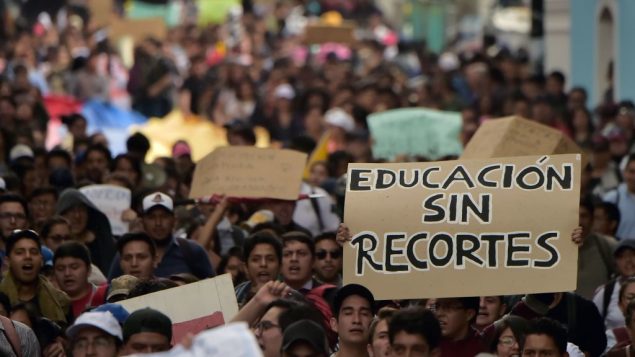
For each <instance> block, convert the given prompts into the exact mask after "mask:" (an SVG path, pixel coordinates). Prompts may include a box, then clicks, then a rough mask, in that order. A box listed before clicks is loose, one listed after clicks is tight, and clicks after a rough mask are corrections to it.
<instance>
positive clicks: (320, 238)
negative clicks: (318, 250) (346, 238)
mask: <svg viewBox="0 0 635 357" xmlns="http://www.w3.org/2000/svg"><path fill="white" fill-rule="evenodd" d="M323 240H332V241H333V242H335V243H337V236H336V235H335V233H334V232H326V233H322V234H320V235H318V236H316V237H315V239H314V240H313V243H314V245H317V244H318V243H320V242H321V241H323Z"/></svg>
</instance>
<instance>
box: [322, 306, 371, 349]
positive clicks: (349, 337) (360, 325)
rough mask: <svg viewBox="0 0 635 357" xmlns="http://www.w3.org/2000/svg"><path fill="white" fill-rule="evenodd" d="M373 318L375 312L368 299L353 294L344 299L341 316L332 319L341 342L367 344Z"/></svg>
mask: <svg viewBox="0 0 635 357" xmlns="http://www.w3.org/2000/svg"><path fill="white" fill-rule="evenodd" d="M372 320H373V312H372V309H371V306H370V303H369V302H368V300H366V299H364V298H363V297H361V296H358V295H351V296H349V297H347V298H346V299H344V301H342V306H341V307H340V311H339V316H338V317H337V319H335V318H332V319H331V327H332V328H333V330H335V331H336V332H337V334H338V336H339V338H340V343H348V344H357V345H362V346H364V345H366V344H367V342H368V327H369V326H370V323H371V322H372Z"/></svg>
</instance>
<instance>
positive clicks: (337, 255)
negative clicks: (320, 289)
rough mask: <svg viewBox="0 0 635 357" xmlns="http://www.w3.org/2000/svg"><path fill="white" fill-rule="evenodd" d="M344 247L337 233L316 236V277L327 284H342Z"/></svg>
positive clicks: (314, 266)
mask: <svg viewBox="0 0 635 357" xmlns="http://www.w3.org/2000/svg"><path fill="white" fill-rule="evenodd" d="M342 261H343V259H342V247H341V246H340V245H339V244H337V241H336V240H335V234H333V233H324V234H321V235H319V236H317V237H316V238H315V263H314V264H313V270H314V271H315V278H316V279H317V280H319V281H321V282H323V283H325V284H332V285H335V286H337V287H340V286H342V277H341V276H340V274H341V272H342Z"/></svg>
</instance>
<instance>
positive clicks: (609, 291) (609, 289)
mask: <svg viewBox="0 0 635 357" xmlns="http://www.w3.org/2000/svg"><path fill="white" fill-rule="evenodd" d="M616 283H617V279H611V281H609V282H608V283H606V284H605V285H604V296H603V298H604V299H603V300H602V317H603V318H604V319H606V316H607V315H608V313H609V305H610V304H611V296H613V291H614V290H615V284H616Z"/></svg>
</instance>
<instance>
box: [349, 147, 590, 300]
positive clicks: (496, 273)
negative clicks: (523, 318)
mask: <svg viewBox="0 0 635 357" xmlns="http://www.w3.org/2000/svg"><path fill="white" fill-rule="evenodd" d="M580 161H581V158H580V155H572V154H568V155H553V156H524V157H516V158H501V159H476V160H458V161H444V162H432V163H399V164H389V163H385V164H350V165H349V167H348V182H347V191H346V203H345V217H344V221H345V222H346V224H347V225H348V227H349V229H350V232H351V235H352V240H351V241H350V242H349V243H348V244H346V245H345V248H344V283H346V284H348V283H358V284H362V285H364V286H366V287H368V288H369V289H370V290H371V291H372V292H373V294H374V295H375V298H376V299H382V300H383V299H386V300H389V299H417V298H440V297H462V296H486V295H512V294H524V293H540V292H554V291H573V290H575V288H576V283H577V259H578V249H577V246H576V245H575V244H574V243H573V242H572V241H571V238H570V237H571V232H572V231H573V229H574V228H575V227H577V225H578V208H579V206H578V205H579V192H580V167H581V166H580ZM493 164H497V165H498V164H500V165H514V170H515V172H517V173H520V172H522V170H524V169H525V168H530V169H532V170H543V171H544V170H547V168H548V167H552V168H553V169H554V170H556V171H557V172H564V170H569V173H570V175H569V178H570V179H569V180H568V181H567V180H565V181H566V182H568V184H569V186H568V187H567V186H566V185H564V186H563V187H564V189H563V188H562V187H561V186H560V185H559V184H554V185H553V186H552V187H551V188H550V190H549V188H548V187H546V186H545V185H543V186H539V187H538V188H536V189H524V188H522V186H519V185H517V184H516V181H512V182H514V184H513V185H512V186H511V187H508V188H504V187H500V186H501V185H503V182H504V180H503V178H504V177H505V175H504V173H503V172H504V170H503V169H500V170H494V171H490V172H488V173H486V174H485V175H484V177H485V178H486V179H487V180H488V181H489V182H494V183H495V184H497V185H499V187H497V188H492V187H487V186H485V185H482V184H481V183H480V182H481V181H479V179H477V178H478V174H479V173H480V172H481V170H482V169H483V168H485V167H488V166H489V165H493ZM503 167H504V166H503ZM510 167H511V166H510ZM461 168H463V169H464V170H465V172H466V173H467V175H469V176H470V177H472V178H473V183H474V184H475V187H472V188H469V187H468V185H467V184H466V183H465V181H464V180H457V181H454V183H452V184H450V185H449V186H447V187H446V188H445V189H443V181H445V178H446V177H449V176H451V175H452V173H453V172H455V170H459V169H461ZM360 169H366V170H371V171H370V172H367V173H364V174H363V176H360V175H361V174H356V173H360V172H361V171H359V170H360ZM378 169H387V170H392V171H393V172H398V171H397V170H408V171H406V172H408V173H409V174H408V175H407V176H406V177H407V178H408V179H407V180H406V181H405V182H410V181H412V177H413V176H412V175H411V173H412V171H409V170H414V169H418V170H421V171H420V172H423V171H425V170H428V169H430V170H433V171H429V175H427V178H428V180H429V181H430V182H431V183H432V184H434V183H439V184H440V188H434V187H425V185H427V184H424V183H423V181H422V180H421V179H420V180H418V181H416V182H417V184H416V185H414V186H412V187H411V188H404V187H403V186H388V187H387V188H383V189H377V188H375V187H373V188H371V189H370V190H360V189H357V190H354V189H353V188H354V187H355V185H354V183H355V182H358V184H357V187H360V188H366V187H368V186H369V182H373V180H376V179H377V177H378V176H379V174H378V171H377V170H378ZM355 170H357V171H355ZM558 170H560V171H558ZM528 172H529V171H528ZM355 177H362V178H367V179H369V181H359V180H356V179H355ZM421 177H422V176H421ZM454 177H455V178H456V177H459V176H454ZM512 177H515V175H512ZM526 177H527V178H528V179H527V182H528V183H530V184H533V183H535V182H537V180H532V179H531V178H532V177H533V176H531V175H528V176H526ZM536 178H537V174H536ZM384 181H386V180H384ZM389 181H390V180H387V181H386V182H389ZM360 182H361V183H360ZM396 182H399V180H398V179H397V181H396ZM545 182H547V180H545ZM552 182H555V181H553V180H552ZM362 186H364V187H362ZM440 193H442V194H445V195H446V198H443V199H440V200H437V201H435V202H436V203H442V206H447V205H448V203H449V202H450V201H451V200H450V199H449V198H448V196H449V195H451V194H458V195H459V196H460V197H462V199H465V198H464V194H465V195H468V194H469V195H471V197H473V200H476V202H478V203H479V204H480V203H481V200H485V198H483V197H485V196H486V195H488V197H489V199H490V202H491V206H490V207H491V208H490V211H489V213H490V214H489V215H486V217H484V218H483V217H481V219H480V220H479V219H477V218H476V216H475V215H473V214H469V215H466V216H467V217H468V218H469V219H467V220H466V221H465V222H460V221H461V220H460V219H457V220H456V221H453V222H450V221H448V220H446V221H440V222H429V221H426V220H428V219H432V218H433V217H432V216H434V214H436V211H434V210H432V209H430V208H429V206H427V207H428V208H426V202H428V200H431V199H432V198H434V197H435V195H436V194H440ZM483 202H485V201H483ZM428 203H429V202H428ZM459 207H462V206H459ZM455 212H456V213H457V214H459V215H460V213H461V212H462V208H461V209H457V210H455ZM468 212H471V211H468ZM459 218H460V217H459ZM388 232H392V233H393V234H396V233H400V232H401V233H404V234H405V237H406V238H405V239H402V240H394V241H393V243H392V249H393V250H397V251H399V250H403V251H405V253H403V254H401V253H400V254H395V255H393V256H392V258H391V260H390V261H391V264H392V265H393V266H399V268H404V269H406V270H404V271H400V270H398V269H397V270H395V269H396V268H388V264H386V262H387V261H388V259H386V257H385V254H386V252H388V251H389V249H387V248H386V247H387V246H388V247H390V245H389V240H388V239H386V233H388ZM520 232H525V233H526V234H527V235H528V237H527V238H522V239H519V238H512V237H511V236H512V235H513V234H517V233H520ZM549 232H553V234H554V235H556V234H557V238H556V237H553V238H550V239H546V240H545V241H544V242H542V243H540V242H541V240H540V239H539V237H540V236H542V235H544V234H551V233H549ZM419 233H420V234H424V233H425V234H426V236H425V238H424V239H422V240H418V241H416V242H417V243H416V244H415V245H413V247H414V250H411V251H412V252H413V254H414V255H413V257H415V258H416V259H419V260H425V261H427V267H425V268H427V270H425V269H424V267H422V266H417V265H416V264H413V263H412V261H411V260H410V258H409V256H408V253H407V252H408V246H409V244H408V243H409V242H411V241H413V240H412V237H415V236H416V234H419ZM367 234H370V235H372V234H374V235H376V236H377V237H378V239H377V240H376V241H375V244H376V245H375V247H376V248H375V249H374V250H372V252H369V254H370V255H371V256H372V259H374V260H373V261H374V263H376V264H379V266H378V267H377V266H373V265H371V264H370V263H368V261H367V260H364V259H362V260H361V262H362V264H361V267H362V268H363V269H358V267H359V266H360V265H359V261H360V260H359V259H358V257H360V256H363V255H361V254H360V252H362V251H363V250H368V249H370V248H371V247H372V246H373V244H372V243H373V241H372V240H371V239H367V238H363V239H362V237H366V235H367ZM439 234H447V235H448V237H447V239H448V241H449V242H451V244H452V245H453V254H452V255H450V257H451V259H450V260H449V261H448V262H447V265H445V266H443V265H440V266H439V265H437V266H435V265H433V263H432V262H433V259H431V256H433V255H434V254H437V256H443V254H445V252H447V246H446V245H445V243H443V242H442V241H440V240H438V239H437V238H438V237H440V236H439ZM487 234H501V235H503V238H501V239H502V241H501V242H498V243H495V244H493V246H494V247H496V249H497V250H496V253H495V254H491V252H490V250H489V249H490V246H489V244H488V243H487V240H484V239H482V237H483V236H486V235H487ZM467 235H474V236H476V239H477V240H478V242H480V243H478V244H479V246H478V247H477V250H476V251H475V253H474V254H475V255H476V256H480V257H481V258H482V259H481V260H482V261H481V264H476V263H473V262H472V261H470V260H469V259H464V260H463V264H460V263H459V259H458V256H457V254H456V252H457V250H458V248H457V244H458V242H459V241H460V238H463V237H466V236H467ZM433 241H437V243H438V242H441V244H440V245H438V246H437V247H436V248H435V249H436V250H434V252H436V253H434V252H433V253H430V246H434V244H433V243H432V242H433ZM510 242H513V245H509V244H511V243H510ZM545 242H547V243H548V245H549V246H550V247H551V248H553V251H554V252H557V254H558V256H559V259H558V260H557V261H556V260H551V259H550V258H551V257H553V256H552V253H550V251H549V250H546V249H543V247H542V246H541V245H540V244H544V243H545ZM471 244H472V243H471V242H470V241H469V240H468V241H465V242H463V247H465V248H469V247H470V246H471ZM505 244H508V245H509V246H513V247H517V246H519V245H522V246H528V247H530V249H531V252H529V253H528V252H516V253H514V254H512V255H510V254H509V251H508V248H507V246H506V245H505ZM510 256H511V261H510V262H511V263H512V264H510V265H509V266H506V265H507V264H508V259H510V258H509V257H510ZM494 257H495V258H496V263H497V264H496V265H492V264H490V263H493V261H490V259H493V258H494ZM522 259H528V262H529V263H530V264H529V265H527V266H522V265H524V264H520V265H521V266H512V265H513V263H514V262H518V261H519V260H522ZM477 263H478V261H477ZM547 263H548V264H547ZM545 264H546V266H541V265H545ZM422 269H424V270H422Z"/></svg>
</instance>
